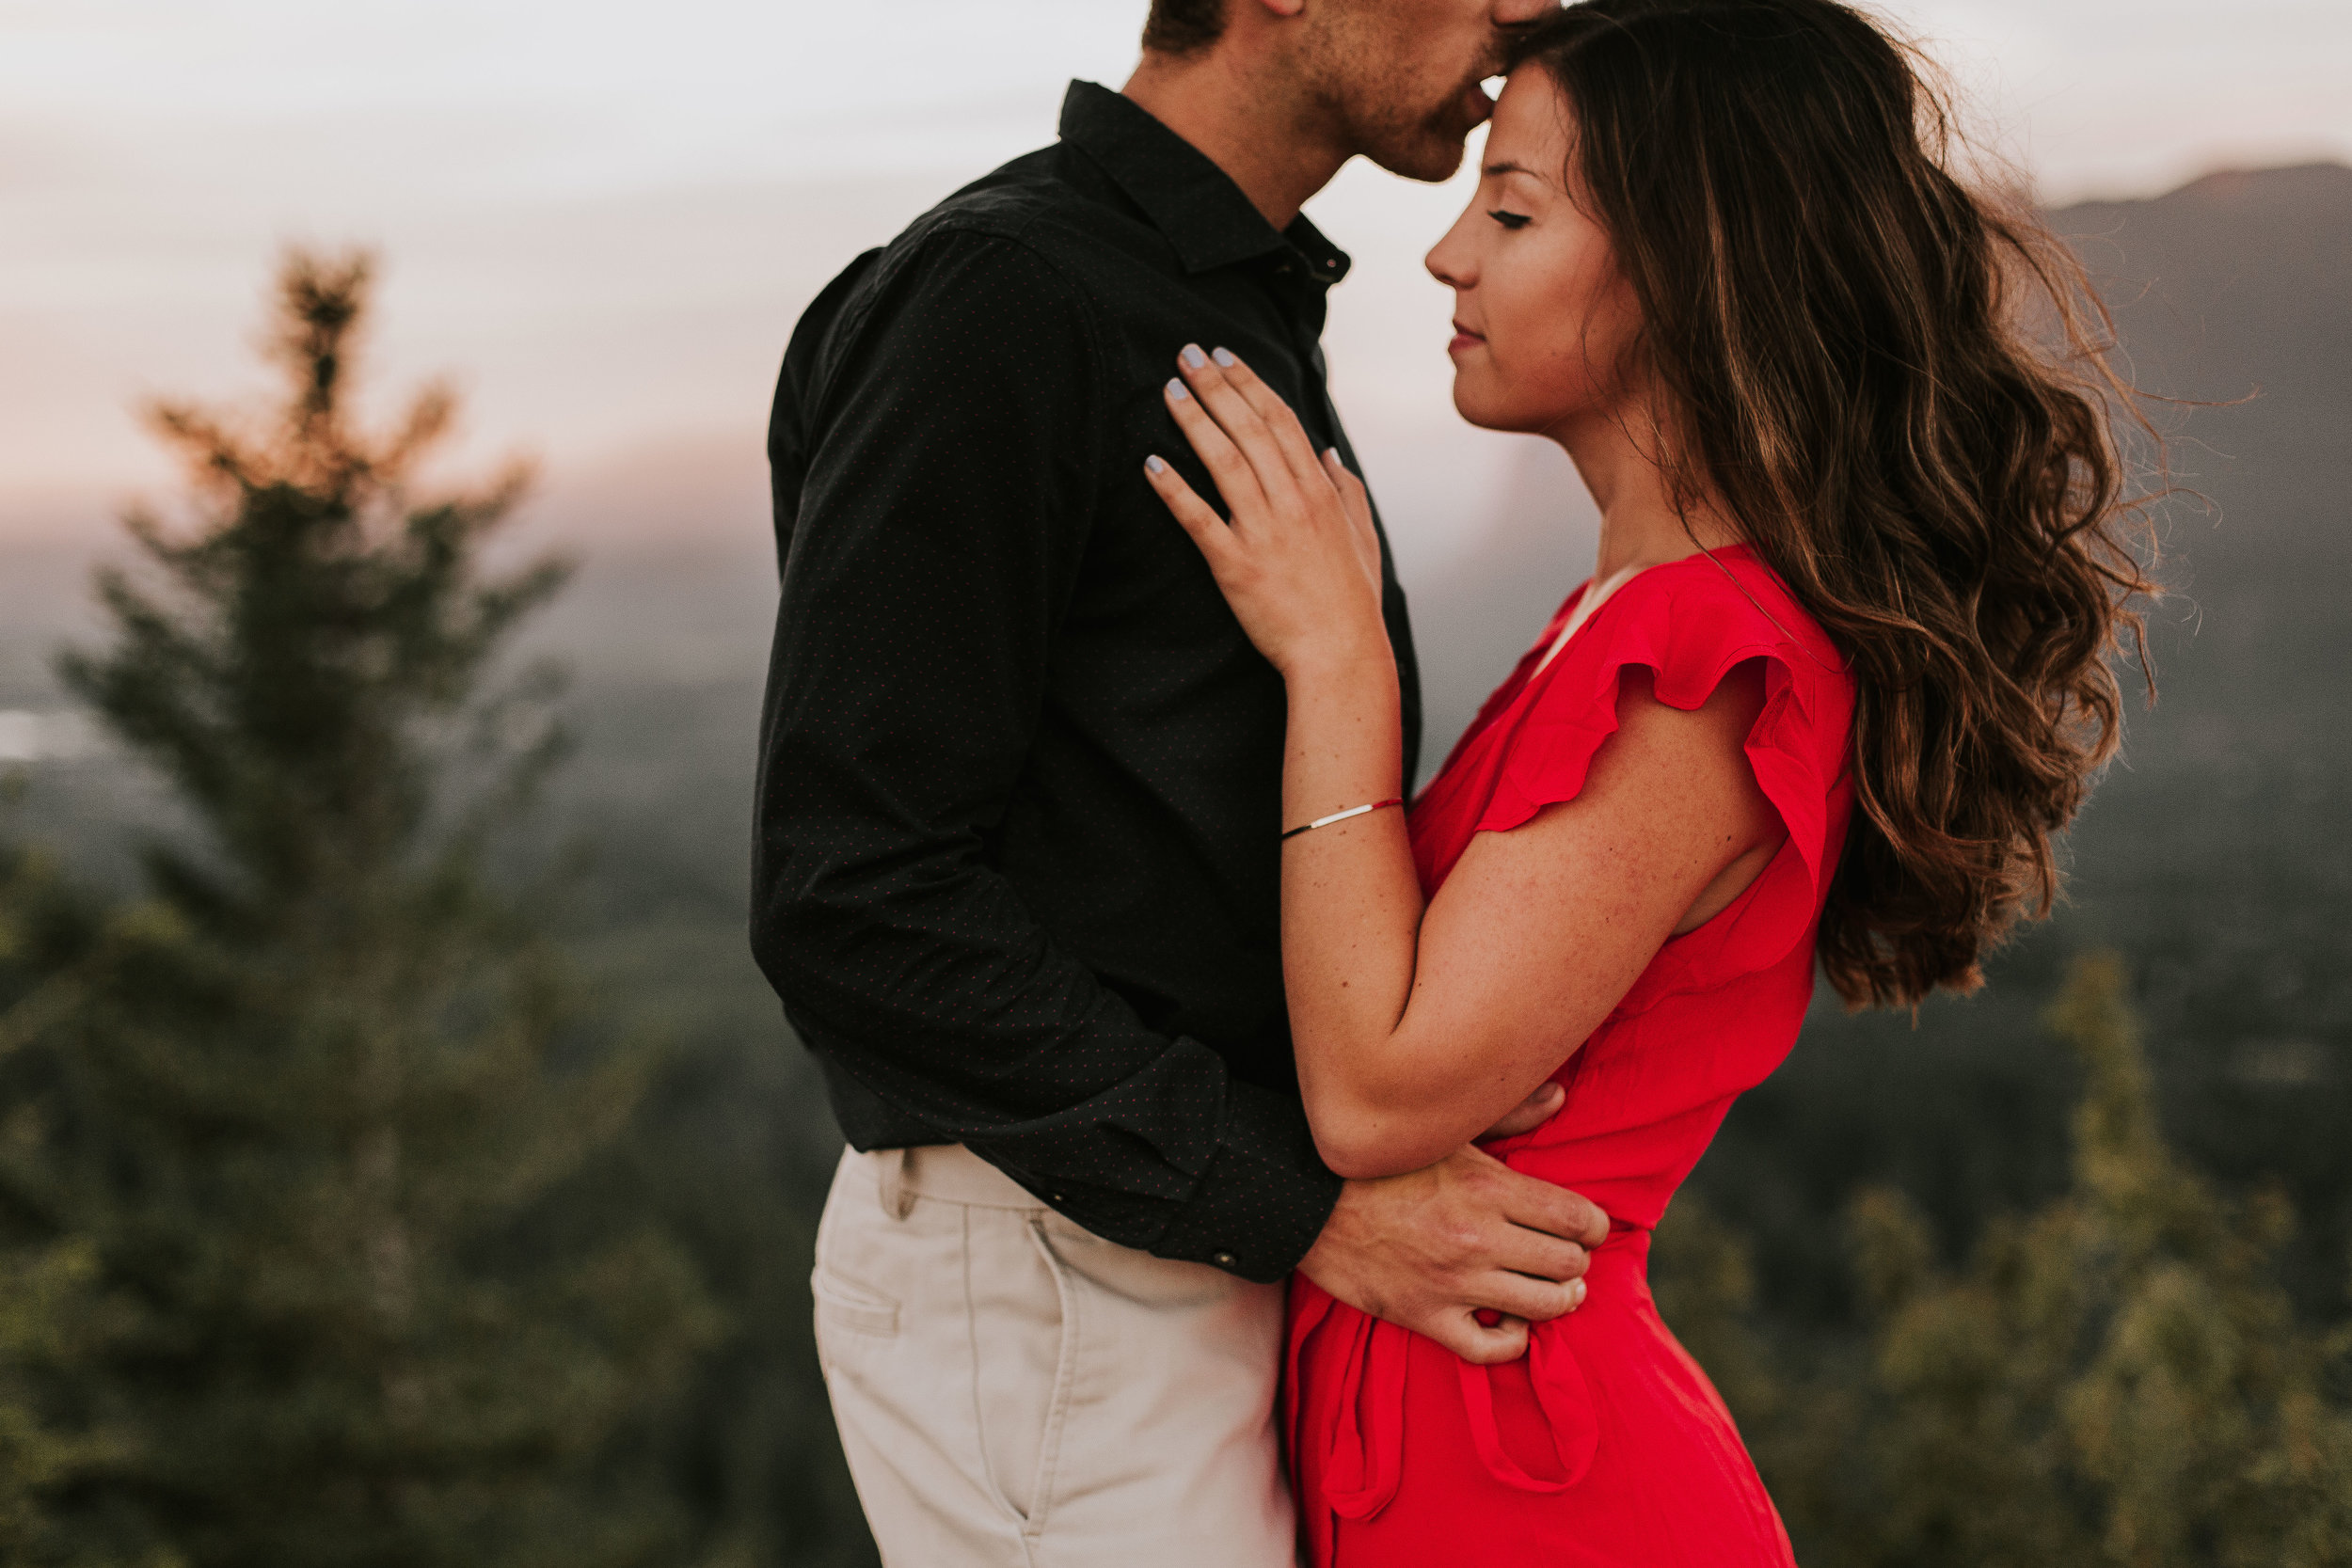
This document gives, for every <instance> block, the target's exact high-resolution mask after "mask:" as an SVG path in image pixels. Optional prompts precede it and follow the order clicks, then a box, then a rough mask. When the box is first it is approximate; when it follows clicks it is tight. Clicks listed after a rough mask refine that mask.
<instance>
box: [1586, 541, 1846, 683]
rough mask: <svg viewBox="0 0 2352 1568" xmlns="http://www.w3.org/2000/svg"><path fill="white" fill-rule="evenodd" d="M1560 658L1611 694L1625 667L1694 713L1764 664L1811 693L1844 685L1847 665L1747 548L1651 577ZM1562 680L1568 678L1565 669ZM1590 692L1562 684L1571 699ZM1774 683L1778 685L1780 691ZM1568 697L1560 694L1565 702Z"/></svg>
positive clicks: (1617, 600)
mask: <svg viewBox="0 0 2352 1568" xmlns="http://www.w3.org/2000/svg"><path fill="white" fill-rule="evenodd" d="M1562 657H1563V660H1564V661H1565V662H1567V663H1569V664H1570V665H1571V666H1572V668H1573V670H1574V673H1581V674H1584V675H1586V676H1588V677H1593V678H1598V679H1600V680H1602V681H1604V682H1605V684H1606V685H1608V686H1610V687H1612V688H1613V687H1614V685H1615V681H1614V679H1613V677H1614V676H1615V675H1616V674H1617V673H1619V672H1621V671H1622V670H1623V669H1624V668H1625V667H1626V666H1628V665H1629V664H1633V665H1642V666H1645V667H1646V668H1647V669H1648V670H1649V671H1650V672H1651V673H1652V677H1653V680H1654V684H1655V689H1656V690H1657V692H1658V695H1659V698H1660V700H1661V701H1663V702H1667V703H1670V704H1672V705H1675V706H1677V707H1684V708H1691V707H1696V706H1698V705H1701V704H1703V703H1705V702H1706V701H1707V699H1708V697H1709V696H1710V695H1712V694H1713V692H1714V690H1715V689H1716V687H1717V686H1719V685H1720V684H1722V681H1723V678H1724V675H1725V674H1726V673H1729V672H1730V671H1731V670H1732V669H1734V668H1735V667H1737V666H1739V665H1740V664H1743V663H1746V662H1748V661H1749V660H1751V659H1758V658H1761V659H1764V660H1766V661H1767V662H1768V663H1770V664H1772V666H1774V667H1775V669H1776V670H1777V671H1779V672H1782V675H1781V679H1782V680H1785V681H1788V682H1791V683H1793V684H1796V685H1800V686H1803V687H1805V688H1808V689H1811V688H1814V687H1817V686H1820V685H1822V684H1825V683H1826V684H1827V685H1829V686H1831V687H1833V688H1834V687H1836V686H1837V685H1839V684H1841V683H1843V682H1844V681H1845V679H1846V673H1845V659H1844V657H1842V656H1841V655H1840V654H1839V653H1838V651H1837V648H1836V644H1835V643H1833V642H1832V641H1830V639H1829V637H1828V635H1827V634H1826V633H1824V632H1823V631H1822V630H1821V627H1820V624H1819V623H1818V622H1816V621H1815V620H1814V618H1813V617H1812V616H1811V615H1810V614H1808V613H1807V612H1806V611H1805V610H1804V606H1803V605H1801V604H1800V603H1798V601H1797V598H1796V596H1795V595H1794V594H1791V593H1790V592H1789V591H1788V586H1787V584H1785V583H1784V582H1782V580H1781V579H1780V577H1779V575H1778V574H1777V573H1775V572H1774V571H1773V570H1772V568H1771V567H1770V566H1768V565H1766V564H1765V563H1764V562H1763V561H1762V560H1761V559H1760V558H1759V557H1758V556H1757V555H1756V552H1755V550H1754V549H1753V548H1752V547H1750V546H1745V545H1735V546H1727V547H1721V548H1717V549H1713V550H1707V551H1701V552H1699V553H1697V554H1694V555H1690V556H1685V557H1684V558H1682V559H1681V560H1679V561H1670V562H1664V563H1663V564H1661V565H1658V566H1653V567H1651V568H1649V569H1648V570H1647V571H1645V572H1643V573H1641V574H1639V575H1638V576H1636V577H1635V578H1632V579H1631V580H1630V581H1629V582H1628V583H1626V585H1625V586H1624V587H1622V588H1620V589H1619V590H1618V591H1617V592H1616V593H1615V594H1613V595H1611V597H1610V600H1609V602H1608V603H1606V604H1604V605H1602V606H1601V607H1600V608H1599V609H1598V610H1596V611H1595V612H1594V615H1593V619H1592V624H1591V625H1590V626H1588V627H1587V628H1585V632H1584V635H1582V636H1580V637H1579V638H1577V639H1576V640H1575V641H1573V642H1572V643H1571V644H1570V646H1569V647H1568V648H1566V649H1564V650H1563V652H1562ZM1561 673H1562V674H1563V675H1564V676H1571V670H1570V669H1564V670H1563V671H1562V672H1561ZM1585 684H1587V683H1586V682H1585V681H1580V680H1577V679H1575V678H1569V679H1565V680H1564V681H1562V682H1561V683H1560V685H1561V686H1562V687H1563V688H1565V689H1568V690H1573V689H1576V688H1578V687H1581V686H1583V685H1585ZM1775 684H1778V682H1776V683H1775ZM1566 694H1567V691H1565V690H1564V691H1563V695H1566Z"/></svg>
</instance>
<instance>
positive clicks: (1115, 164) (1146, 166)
mask: <svg viewBox="0 0 2352 1568" xmlns="http://www.w3.org/2000/svg"><path fill="white" fill-rule="evenodd" d="M1061 137H1062V140H1064V141H1066V142H1068V143H1070V144H1071V145H1072V146H1073V147H1075V148H1077V149H1078V150H1080V151H1082V152H1084V153H1085V154H1086V155H1087V156H1088V157H1089V158H1091V159H1093V160H1094V162H1095V164H1096V165H1097V166H1100V167H1101V168H1102V170H1103V172H1104V174H1106V175H1108V176H1109V177H1110V179H1111V182H1113V183H1114V184H1116V185H1118V186H1119V188H1120V190H1122V191H1124V192H1126V193H1127V196H1128V198H1129V199H1131V200H1133V201H1134V202H1135V204H1136V206H1138V207H1140V208H1142V209H1143V212H1144V215H1145V216H1147V217H1149V218H1150V219H1151V220H1152V224H1153V225H1154V226H1155V227H1156V228H1158V230H1160V232H1161V233H1163V234H1165V235H1167V236H1168V243H1169V244H1170V245H1174V246H1175V247H1176V255H1177V259H1178V260H1179V261H1182V262H1183V263H1184V271H1186V272H1187V273H1196V272H1206V271H1208V270H1209V269H1210V268H1212V267H1223V266H1231V265H1232V263H1234V262H1236V261H1249V260H1251V259H1252V258H1254V257H1259V256H1263V255H1265V254H1267V253H1268V252H1275V251H1295V252H1296V253H1297V254H1298V255H1299V257H1300V258H1301V259H1302V260H1304V261H1305V262H1306V267H1305V271H1306V273H1307V276H1309V277H1312V278H1315V279H1316V280H1318V281H1319V282H1322V283H1325V284H1331V283H1337V282H1338V281H1339V280H1340V279H1341V278H1343V277H1346V276H1347V269H1348V257H1347V254H1346V252H1344V251H1343V250H1341V249H1340V248H1339V247H1338V246H1337V245H1333V244H1332V243H1331V242H1330V241H1329V240H1327V239H1325V238H1324V237H1323V231H1322V230H1319V229H1317V228H1316V227H1315V226H1314V225H1313V224H1311V223H1310V222H1308V221H1307V217H1306V214H1303V213H1302V214H1299V215H1298V216H1297V217H1295V218H1294V219H1292V220H1291V226H1290V227H1289V228H1288V229H1285V230H1281V231H1280V232H1279V233H1278V232H1277V231H1276V230H1275V228H1274V226H1273V225H1272V224H1270V223H1268V222H1266V220H1265V217H1264V215H1263V214H1261V213H1260V212H1259V211H1258V209H1257V208H1255V207H1253V206H1251V205H1250V203H1249V198H1248V197H1246V196H1244V195H1242V192H1241V187H1240V186H1239V185H1236V184H1234V183H1233V181H1232V176H1230V175H1228V174H1227V173H1226V172H1225V171H1224V170H1223V169H1221V168H1219V167H1217V166H1216V164H1214V163H1212V162H1211V161H1210V160H1209V158H1208V156H1207V154H1205V153H1203V152H1202V151H1201V150H1200V149H1199V148H1196V147H1194V146H1193V145H1192V144H1191V143H1190V142H1188V141H1186V140H1184V137H1182V136H1180V135H1177V134H1176V133H1175V132H1173V131H1171V130H1169V129H1168V127H1167V126H1165V125H1163V124H1161V123H1160V122H1159V121H1158V120H1157V119H1153V118H1152V115H1151V113H1150V112H1149V111H1147V110H1146V109H1144V108H1143V106H1142V105H1141V104H1138V103H1136V102H1135V101H1134V100H1133V99H1130V98H1127V97H1125V96H1123V95H1121V94H1120V93H1115V92H1113V91H1111V90H1110V89H1109V88H1108V87H1098V86H1096V85H1095V84H1094V83H1092V82H1073V83H1071V84H1070V91H1069V93H1068V94H1067V95H1066V96H1065V97H1064V98H1063V99H1062V104H1061Z"/></svg>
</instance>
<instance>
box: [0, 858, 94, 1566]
mask: <svg viewBox="0 0 2352 1568" xmlns="http://www.w3.org/2000/svg"><path fill="white" fill-rule="evenodd" d="M92 935H93V911H90V910H89V909H88V908H87V905H86V904H85V903H84V901H83V900H81V899H78V898H76V897H75V896H73V894H72V889H71V888H69V887H68V886H67V885H66V884H65V883H64V881H63V879H61V878H60V877H59V876H58V875H57V872H56V867H55V866H54V865H52V864H51V863H49V862H48V861H47V860H46V859H44V858H43V857H40V856H38V855H35V854H33V853H31V852H29V851H27V850H25V849H24V848H22V847H17V846H15V845H11V844H6V843H0V1107H6V1108H7V1112H6V1114H0V1562H7V1563H20V1562H23V1563H31V1562H52V1563H63V1562H78V1563H89V1564H97V1563H103V1562H106V1561H109V1560H110V1558H109V1555H108V1554H107V1553H105V1552H103V1551H102V1550H99V1549H98V1548H97V1544H96V1543H95V1542H94V1541H92V1540H90V1539H88V1538H87V1533H85V1536H84V1539H82V1540H81V1541H79V1542H78V1543H77V1542H76V1541H75V1540H74V1539H73V1537H72V1534H71V1533H70V1532H69V1531H68V1530H67V1529H66V1528H65V1526H64V1521H63V1520H62V1518H61V1517H60V1499H61V1498H62V1497H64V1496H65V1495H66V1494H67V1493H69V1492H71V1491H72V1489H73V1488H74V1487H76V1486H77V1485H80V1484H81V1483H82V1482H84V1481H86V1480H87V1478H89V1477H90V1476H92V1475H93V1474H96V1473H98V1472H99V1471H101V1470H102V1469H103V1467H104V1465H106V1464H107V1463H108V1461H109V1460H110V1459H111V1458H112V1457H113V1454H114V1449H113V1446H112V1444H111V1443H110V1442H109V1440H108V1437H107V1435H106V1434H105V1433H102V1432H98V1431H94V1430H91V1429H90V1427H89V1426H88V1424H87V1421H86V1420H85V1419H82V1418H80V1413H79V1412H77V1410H76V1408H75V1406H76V1402H75V1401H74V1400H73V1399H72V1393H71V1389H70V1388H68V1387H66V1386H61V1385H60V1383H59V1381H58V1380H57V1379H56V1377H55V1376H54V1375H52V1374H53V1373H54V1372H55V1371H56V1369H58V1368H59V1367H61V1366H64V1365H69V1364H71V1363H72V1361H73V1360H74V1359H75V1358H76V1356H77V1354H78V1353H79V1352H81V1351H82V1350H83V1348H84V1347H86V1346H87V1344H88V1343H89V1342H90V1339H91V1337H92V1335H93V1334H94V1333H95V1332H97V1331H98V1330H99V1329H100V1326H101V1324H100V1319H101V1317H102V1314H101V1313H99V1312H98V1310H97V1309H96V1308H97V1304H96V1302H95V1300H94V1292H93V1289H92V1286H93V1277H94V1275H95V1272H96V1270H95V1263H94V1259H92V1258H91V1256H90V1252H89V1249H88V1247H87V1245H85V1244H83V1243H81V1242H79V1241H78V1240H77V1239H75V1238H72V1237H70V1236H60V1235H58V1234H57V1232H56V1226H55V1223H54V1221H55V1219H56V1215H55V1214H54V1213H53V1212H50V1211H49V1209H48V1207H47V1206H46V1205H45V1204H44V1203H43V1202H42V1190H43V1188H44V1186H45V1185H46V1183H45V1182H44V1181H43V1180H41V1172H40V1167H39V1162H38V1160H37V1159H36V1158H28V1156H34V1155H36V1154H37V1151H38V1146H39V1144H40V1123H39V1118H38V1116H37V1114H36V1113H35V1111H34V1097H33V1096H32V1095H30V1094H28V1093H27V1092H26V1088H27V1085H28V1084H29V1083H31V1082H33V1081H36V1080H38V1078H39V1076H40V1064H38V1063H37V1062H34V1061H32V1060H31V1059H30V1058H29V1057H28V1056H26V1055H24V1054H23V1053H19V1052H18V1050H17V1048H18V1047H19V1046H22V1045H24V1044H25V1043H26V1042H28V1041H29V1040H32V1039H34V1038H36V1037H38V1036H39V1035H40V1034H41V1033H42V1032H43V1030H44V1029H45V1028H46V1027H47V1026H48V1025H49V1023H50V1022H53V1021H55V1020H56V1019H58V1018H60V1017H62V1016H64V1015H65V1014H66V1013H68V1012H70V1011H71V1010H72V1008H73V1007H74V1006H76V1005H77V1002H78V996H79V988H80V987H81V985H82V983H83V982H84V980H85V978H86V976H87V973H88V972H87V966H86V964H85V963H84V962H83V961H82V960H83V958H85V956H86V954H87V951H88V948H89V945H90V940H91V937H92Z"/></svg>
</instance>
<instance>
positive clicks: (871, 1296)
mask: <svg viewBox="0 0 2352 1568" xmlns="http://www.w3.org/2000/svg"><path fill="white" fill-rule="evenodd" d="M808 1287H809V1291H810V1293H811V1294H812V1295H814V1296H815V1297H816V1298H817V1331H818V1336H819V1337H820V1338H821V1337H822V1336H823V1335H825V1334H826V1333H828V1332H831V1333H839V1334H862V1335H866V1336H867V1337H868V1338H877V1339H887V1338H895V1337H896V1336H897V1334H898V1303H897V1302H895V1301H892V1300H890V1299H889V1298H888V1297H886V1296H883V1295H882V1294H880V1293H879V1292H876V1291H869V1290H866V1288H865V1287H863V1286H860V1285H853V1284H851V1283H850V1281H849V1280H846V1279H844V1278H842V1277H841V1276H840V1275H836V1274H834V1273H833V1272H832V1271H831V1270H829V1269H827V1268H826V1267H825V1266H824V1265H823V1264H821V1263H820V1264H818V1267H817V1272H816V1273H814V1274H812V1275H809V1276H808Z"/></svg>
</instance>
